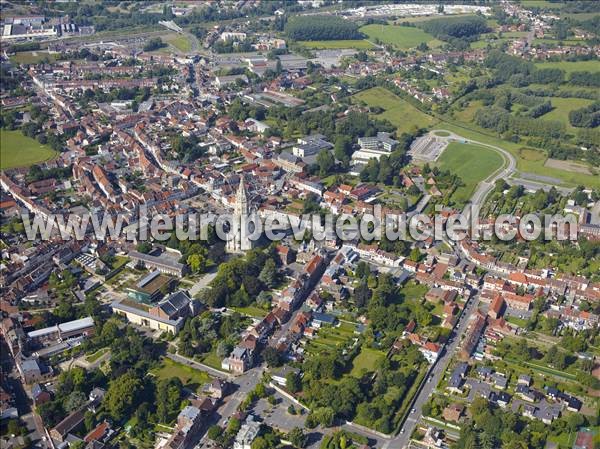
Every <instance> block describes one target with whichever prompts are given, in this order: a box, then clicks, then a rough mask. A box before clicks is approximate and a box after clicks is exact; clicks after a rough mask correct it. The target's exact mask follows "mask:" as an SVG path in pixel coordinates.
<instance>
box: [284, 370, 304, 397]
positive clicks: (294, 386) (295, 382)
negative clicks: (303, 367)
mask: <svg viewBox="0 0 600 449" xmlns="http://www.w3.org/2000/svg"><path fill="white" fill-rule="evenodd" d="M285 386H286V388H287V389H288V390H289V391H291V392H292V393H297V392H298V391H300V390H301V389H302V382H301V381H300V376H299V375H298V374H297V373H295V372H293V371H290V372H289V373H287V374H286V376H285Z"/></svg>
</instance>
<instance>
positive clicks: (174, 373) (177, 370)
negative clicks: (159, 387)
mask: <svg viewBox="0 0 600 449" xmlns="http://www.w3.org/2000/svg"><path fill="white" fill-rule="evenodd" d="M150 373H152V374H153V375H154V376H156V377H157V378H159V379H170V378H171V377H179V379H180V380H181V383H183V385H184V386H185V387H186V388H189V389H190V390H194V391H196V390H198V389H199V388H201V387H202V385H204V384H206V383H208V382H210V380H211V377H210V376H209V375H208V374H206V373H205V372H204V371H198V370H196V369H194V368H190V367H189V366H185V365H183V364H181V363H177V362H174V361H173V360H171V359H167V358H165V359H163V360H162V363H161V366H160V367H159V368H155V369H153V370H151V371H150Z"/></svg>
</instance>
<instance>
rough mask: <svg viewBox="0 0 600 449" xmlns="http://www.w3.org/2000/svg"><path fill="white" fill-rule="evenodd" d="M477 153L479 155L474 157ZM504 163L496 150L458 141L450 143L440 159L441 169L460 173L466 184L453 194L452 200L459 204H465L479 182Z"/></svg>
mask: <svg viewBox="0 0 600 449" xmlns="http://www.w3.org/2000/svg"><path fill="white" fill-rule="evenodd" d="M475 155H477V156H476V157H474V156H475ZM503 163H504V159H503V158H502V156H501V155H500V154H498V153H497V152H496V151H494V150H491V149H489V148H485V147H482V146H479V145H472V144H463V143H457V142H453V143H451V144H450V145H448V147H447V148H446V150H444V152H443V153H442V155H441V156H440V158H439V159H438V165H439V167H440V168H441V169H443V170H449V171H450V172H452V173H454V174H456V175H458V176H459V177H460V179H461V180H462V182H463V183H464V184H465V185H464V186H462V187H459V188H458V189H456V191H455V192H454V193H453V194H452V200H454V201H455V202H456V203H459V204H465V203H466V202H467V201H468V200H469V198H470V197H471V195H472V194H473V191H474V190H475V188H476V187H477V184H478V183H479V182H481V181H483V180H484V179H486V178H487V177H489V176H490V175H491V174H493V173H494V172H495V171H496V170H498V169H499V168H500V167H501V166H502V164H503Z"/></svg>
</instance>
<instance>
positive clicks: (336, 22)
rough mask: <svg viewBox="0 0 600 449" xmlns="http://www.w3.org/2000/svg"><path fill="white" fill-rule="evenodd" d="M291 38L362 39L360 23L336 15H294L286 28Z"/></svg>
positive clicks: (314, 39) (310, 39)
mask: <svg viewBox="0 0 600 449" xmlns="http://www.w3.org/2000/svg"><path fill="white" fill-rule="evenodd" d="M284 31H285V33H286V34H287V36H288V37H289V38H291V39H294V40H297V41H329V40H336V39H362V38H363V37H364V36H363V34H362V33H361V32H360V31H358V25H357V24H355V23H354V22H350V21H348V20H344V19H342V18H339V17H335V16H294V17H291V18H290V19H289V20H288V21H287V23H286V25H285V28H284Z"/></svg>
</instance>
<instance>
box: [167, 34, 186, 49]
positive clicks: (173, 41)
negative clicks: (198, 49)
mask: <svg viewBox="0 0 600 449" xmlns="http://www.w3.org/2000/svg"><path fill="white" fill-rule="evenodd" d="M165 41H166V42H167V43H168V44H170V45H172V46H173V47H175V48H176V49H177V50H179V51H181V52H183V53H187V52H188V51H190V50H191V49H192V43H191V42H190V40H189V39H188V38H187V37H185V36H182V35H180V34H175V35H172V36H168V37H166V38H165Z"/></svg>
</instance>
